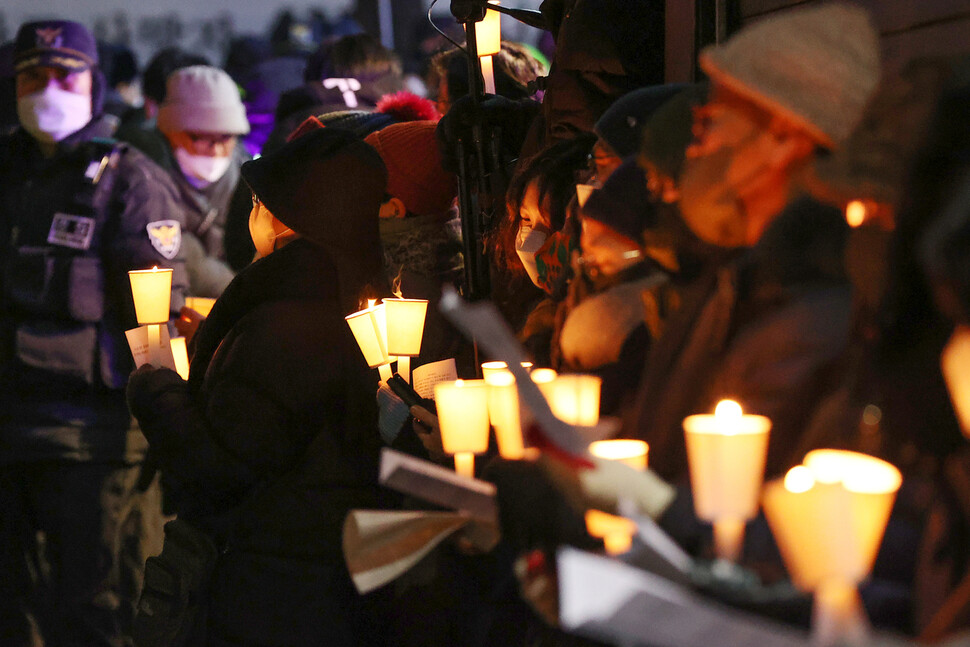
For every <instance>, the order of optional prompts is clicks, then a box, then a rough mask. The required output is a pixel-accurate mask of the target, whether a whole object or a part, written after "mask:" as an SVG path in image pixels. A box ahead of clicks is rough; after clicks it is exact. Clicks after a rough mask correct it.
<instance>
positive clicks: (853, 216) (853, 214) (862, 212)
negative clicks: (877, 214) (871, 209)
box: [845, 200, 866, 227]
mask: <svg viewBox="0 0 970 647" xmlns="http://www.w3.org/2000/svg"><path fill="white" fill-rule="evenodd" d="M845 221H846V222H847V223H848V224H849V226H850V227H859V226H860V225H862V223H864V222H865V221H866V203H865V202H863V201H862V200H853V201H851V202H850V203H849V204H847V205H845Z"/></svg>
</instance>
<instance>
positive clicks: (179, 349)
mask: <svg viewBox="0 0 970 647" xmlns="http://www.w3.org/2000/svg"><path fill="white" fill-rule="evenodd" d="M169 343H170V344H171V345H172V357H174V358H175V371H176V372H177V373H178V374H179V376H180V377H181V378H182V379H183V380H188V379H189V352H188V350H187V349H186V348H185V337H172V338H171V339H170V340H169Z"/></svg>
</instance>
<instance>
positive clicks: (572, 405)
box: [533, 369, 603, 427]
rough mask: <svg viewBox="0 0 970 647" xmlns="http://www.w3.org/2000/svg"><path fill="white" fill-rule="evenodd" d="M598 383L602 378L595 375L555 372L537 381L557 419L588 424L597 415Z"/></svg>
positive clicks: (601, 382) (577, 423) (598, 403)
mask: <svg viewBox="0 0 970 647" xmlns="http://www.w3.org/2000/svg"><path fill="white" fill-rule="evenodd" d="M540 370H541V369H540ZM534 374H535V372H533V375H534ZM542 377H545V376H542ZM602 384H603V380H602V379H600V378H599V377H597V376H595V375H580V374H570V375H558V376H555V378H554V379H552V380H549V381H542V382H539V390H541V391H542V394H543V395H544V396H545V397H546V400H547V401H548V402H549V408H550V409H552V413H553V414H554V415H555V416H556V417H557V418H559V419H560V420H563V421H565V422H568V423H570V424H573V425H583V426H587V427H592V426H593V425H595V424H596V423H597V422H599V418H600V388H601V386H602Z"/></svg>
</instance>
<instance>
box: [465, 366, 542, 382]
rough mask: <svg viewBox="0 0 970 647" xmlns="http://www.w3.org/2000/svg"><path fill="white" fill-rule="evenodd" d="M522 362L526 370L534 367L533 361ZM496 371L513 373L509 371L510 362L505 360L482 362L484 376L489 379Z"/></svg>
mask: <svg viewBox="0 0 970 647" xmlns="http://www.w3.org/2000/svg"><path fill="white" fill-rule="evenodd" d="M520 364H521V366H522V368H524V369H525V370H526V371H528V370H529V369H531V368H532V362H520ZM549 370H552V369H549ZM495 373H508V374H509V375H512V372H511V371H509V366H508V364H506V363H505V362H484V363H482V377H483V378H485V379H486V380H487V379H488V376H489V375H492V374H495Z"/></svg>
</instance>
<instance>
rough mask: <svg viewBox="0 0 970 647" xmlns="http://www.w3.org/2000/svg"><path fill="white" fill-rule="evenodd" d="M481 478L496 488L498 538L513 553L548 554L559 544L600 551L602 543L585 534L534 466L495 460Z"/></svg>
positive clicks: (582, 523) (575, 513)
mask: <svg viewBox="0 0 970 647" xmlns="http://www.w3.org/2000/svg"><path fill="white" fill-rule="evenodd" d="M482 477H483V478H484V479H486V480H488V481H491V482H492V483H494V484H495V486H496V488H497V489H498V493H497V500H498V507H499V523H500V525H501V528H502V538H503V540H504V541H505V542H506V543H507V544H508V545H510V546H511V547H512V550H513V552H514V553H515V554H521V553H525V552H528V551H530V550H532V549H535V548H541V549H544V550H546V551H548V552H550V554H552V553H553V552H554V549H555V547H556V546H559V545H562V544H568V545H571V546H576V547H577V548H582V549H584V550H597V549H601V548H602V546H603V544H602V542H601V541H599V540H598V539H594V538H592V537H590V535H589V533H587V532H586V520H585V518H584V516H583V513H582V512H581V511H579V510H577V509H575V508H574V507H572V506H571V505H570V504H569V502H568V501H567V500H566V497H565V496H564V495H563V494H562V493H561V492H560V491H559V490H558V489H557V488H556V486H555V485H554V484H553V483H552V481H550V480H549V477H548V476H546V474H545V472H543V471H542V468H540V467H539V466H538V465H536V464H535V463H531V462H528V461H506V460H502V459H495V460H493V461H492V462H491V463H489V464H488V465H487V466H486V467H485V469H484V471H483V474H482Z"/></svg>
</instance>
